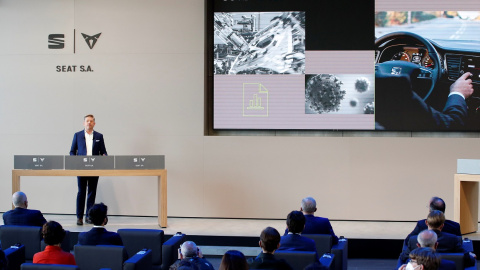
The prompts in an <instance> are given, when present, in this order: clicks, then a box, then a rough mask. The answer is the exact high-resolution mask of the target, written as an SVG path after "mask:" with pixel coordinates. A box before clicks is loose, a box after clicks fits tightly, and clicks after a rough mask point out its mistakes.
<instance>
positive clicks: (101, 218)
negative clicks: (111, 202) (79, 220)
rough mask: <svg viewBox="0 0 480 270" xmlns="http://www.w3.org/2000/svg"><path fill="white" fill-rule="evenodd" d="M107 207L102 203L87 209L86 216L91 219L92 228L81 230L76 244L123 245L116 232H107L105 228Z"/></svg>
mask: <svg viewBox="0 0 480 270" xmlns="http://www.w3.org/2000/svg"><path fill="white" fill-rule="evenodd" d="M107 210H108V207H107V206H106V205H105V204H103V203H99V204H94V205H93V206H92V208H90V210H89V211H88V216H89V217H90V219H91V220H92V223H93V225H94V226H93V228H92V229H91V230H90V231H88V232H82V233H80V234H79V235H78V244H80V245H91V246H96V245H117V246H123V242H122V238H120V235H119V234H118V233H116V232H109V231H107V230H106V229H105V225H107V223H108V217H107Z"/></svg>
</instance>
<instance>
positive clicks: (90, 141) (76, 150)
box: [70, 114, 107, 225]
mask: <svg viewBox="0 0 480 270" xmlns="http://www.w3.org/2000/svg"><path fill="white" fill-rule="evenodd" d="M83 126H84V127H85V129H84V130H82V131H79V132H77V133H75V134H74V135H73V141H72V147H71V148H70V155H71V156H98V155H100V156H106V155H107V149H106V148H105V142H104V140H103V135H102V134H101V133H99V132H96V131H94V130H93V127H95V117H94V116H93V115H91V114H89V115H86V116H85V117H84V119H83ZM77 184H78V193H77V225H83V212H84V210H85V195H86V193H87V187H88V196H87V210H86V215H85V222H87V223H91V221H90V219H89V217H88V210H89V209H90V207H92V205H93V204H94V203H95V196H96V195H97V184H98V176H89V177H87V176H78V177H77Z"/></svg>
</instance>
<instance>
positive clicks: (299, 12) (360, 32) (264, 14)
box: [207, 0, 480, 131]
mask: <svg viewBox="0 0 480 270" xmlns="http://www.w3.org/2000/svg"><path fill="white" fill-rule="evenodd" d="M208 16H209V23H208V25H207V29H208V39H209V42H208V50H209V54H208V55H209V61H208V63H209V66H208V68H209V69H210V71H209V74H211V77H212V78H211V83H210V85H209V87H210V88H211V89H210V90H211V91H212V92H211V93H212V96H213V128H214V129H226V130H230V129H240V130H411V131H423V130H425V131H437V130H455V131H456V130H480V125H478V126H475V121H476V120H475V118H477V117H476V116H475V115H473V114H474V113H473V114H472V113H470V112H469V113H468V115H467V113H466V112H465V115H463V116H460V117H458V116H457V115H454V116H453V118H454V119H453V120H452V119H450V118H451V116H449V115H446V116H445V115H444V106H445V104H446V103H447V97H448V94H449V93H448V91H449V86H450V84H452V83H453V82H454V81H455V80H457V79H458V78H459V77H460V76H461V75H462V74H464V73H465V72H471V73H473V74H474V76H477V77H478V76H479V75H478V66H479V64H478V59H479V58H478V57H480V50H477V51H478V52H473V54H472V53H469V54H464V53H462V50H464V47H462V46H465V44H464V43H462V44H460V43H461V42H458V44H457V43H449V44H445V43H443V42H441V41H439V40H444V39H445V40H456V39H458V35H461V34H462V33H461V31H460V30H459V29H460V28H462V27H463V28H464V30H465V29H467V27H475V29H477V28H480V26H478V25H479V24H478V20H479V19H480V18H479V17H478V15H477V16H476V15H475V14H474V13H466V12H456V11H455V12H454V11H435V12H427V11H418V12H415V11H382V12H378V11H377V12H376V11H375V3H374V1H361V3H360V2H359V1H347V0H340V1H318V0H302V1H298V0H255V1H249V0H228V1H225V0H212V1H210V2H209V12H208ZM432 29H434V31H432ZM451 30H455V33H456V36H455V35H452V34H451V33H450V31H451ZM478 30H480V29H478ZM475 31H476V30H475ZM405 32H406V33H405ZM392 33H393V34H392ZM400 33H404V34H403V35H402V34H400ZM432 33H433V34H434V36H433V37H432V36H430V34H432ZM477 33H478V32H477ZM427 34H428V35H427ZM389 36H391V37H389ZM477 36H478V34H477ZM452 45H454V46H459V47H460V48H461V50H460V51H458V50H455V54H459V55H460V56H459V57H458V63H457V64H456V66H455V64H452V63H453V61H454V60H457V59H456V58H455V59H454V58H453V57H450V58H451V59H446V58H447V55H449V54H450V55H452V52H451V51H448V50H443V49H442V48H443V47H442V46H445V47H446V48H449V46H450V47H451V46H452ZM477 45H478V44H477ZM467 46H468V45H467ZM472 46H473V44H472ZM454 48H455V47H454ZM469 51H470V52H471V50H469ZM477 54H478V56H477ZM389 65H392V66H389ZM449 70H450V73H449V72H448V71H449ZM455 70H456V71H457V73H455ZM379 74H380V75H379ZM407 77H408V78H407ZM399 78H400V79H399ZM401 78H403V79H406V80H407V83H405V82H403V81H402V82H399V80H402V79H401ZM476 79H477V80H478V78H476ZM474 83H475V81H474ZM396 88H402V91H403V90H404V88H405V89H407V88H409V89H408V90H409V91H410V92H409V93H410V94H408V95H407V94H406V95H400V93H401V92H402V91H400V90H398V89H397V90H392V89H396ZM479 92H480V91H479ZM406 96H408V98H409V99H410V98H411V96H415V98H417V96H418V100H419V101H417V100H415V101H413V102H412V101H411V100H406ZM478 96H479V97H480V93H479V95H478ZM472 97H473V99H475V96H474V95H472ZM412 99H413V98H412ZM448 99H450V98H449V97H448ZM470 100H472V98H470ZM478 100H479V101H480V98H478ZM379 102H380V104H379ZM479 106H480V102H479V104H478V106H477V107H479ZM465 107H466V106H465ZM424 109H425V110H424ZM425 111H426V112H427V113H426V112H425ZM430 112H433V113H430ZM458 118H461V119H460V120H461V121H458ZM439 119H440V120H439ZM479 119H480V118H479Z"/></svg>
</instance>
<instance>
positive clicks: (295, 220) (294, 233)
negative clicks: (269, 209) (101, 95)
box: [277, 211, 318, 259]
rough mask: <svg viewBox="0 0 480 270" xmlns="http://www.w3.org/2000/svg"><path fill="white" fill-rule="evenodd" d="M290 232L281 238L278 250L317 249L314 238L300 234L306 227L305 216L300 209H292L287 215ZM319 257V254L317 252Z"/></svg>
mask: <svg viewBox="0 0 480 270" xmlns="http://www.w3.org/2000/svg"><path fill="white" fill-rule="evenodd" d="M287 228H288V234H287V235H284V236H282V238H281V239H280V247H279V248H278V249H277V250H289V251H315V253H317V247H316V246H315V242H314V241H313V240H312V239H309V238H307V237H303V236H301V235H300V234H301V233H302V231H303V228H305V216H304V215H303V213H302V212H300V211H292V212H290V214H288V216H287ZM317 259H318V254H317Z"/></svg>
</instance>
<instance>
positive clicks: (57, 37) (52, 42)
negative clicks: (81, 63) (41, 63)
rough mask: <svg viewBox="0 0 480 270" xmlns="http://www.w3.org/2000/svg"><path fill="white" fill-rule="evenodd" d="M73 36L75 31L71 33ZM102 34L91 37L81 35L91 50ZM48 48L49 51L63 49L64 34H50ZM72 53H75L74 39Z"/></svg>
mask: <svg viewBox="0 0 480 270" xmlns="http://www.w3.org/2000/svg"><path fill="white" fill-rule="evenodd" d="M73 33H74V36H75V31H74V32H73ZM101 34H102V33H98V34H96V35H93V36H89V35H87V34H84V33H82V36H83V38H84V39H85V42H86V43H87V45H88V47H89V48H90V50H91V49H93V47H94V46H95V44H96V43H97V41H98V38H99V37H100V35H101ZM48 48H49V49H54V50H55V49H64V48H65V34H50V35H48ZM73 53H75V39H73Z"/></svg>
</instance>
